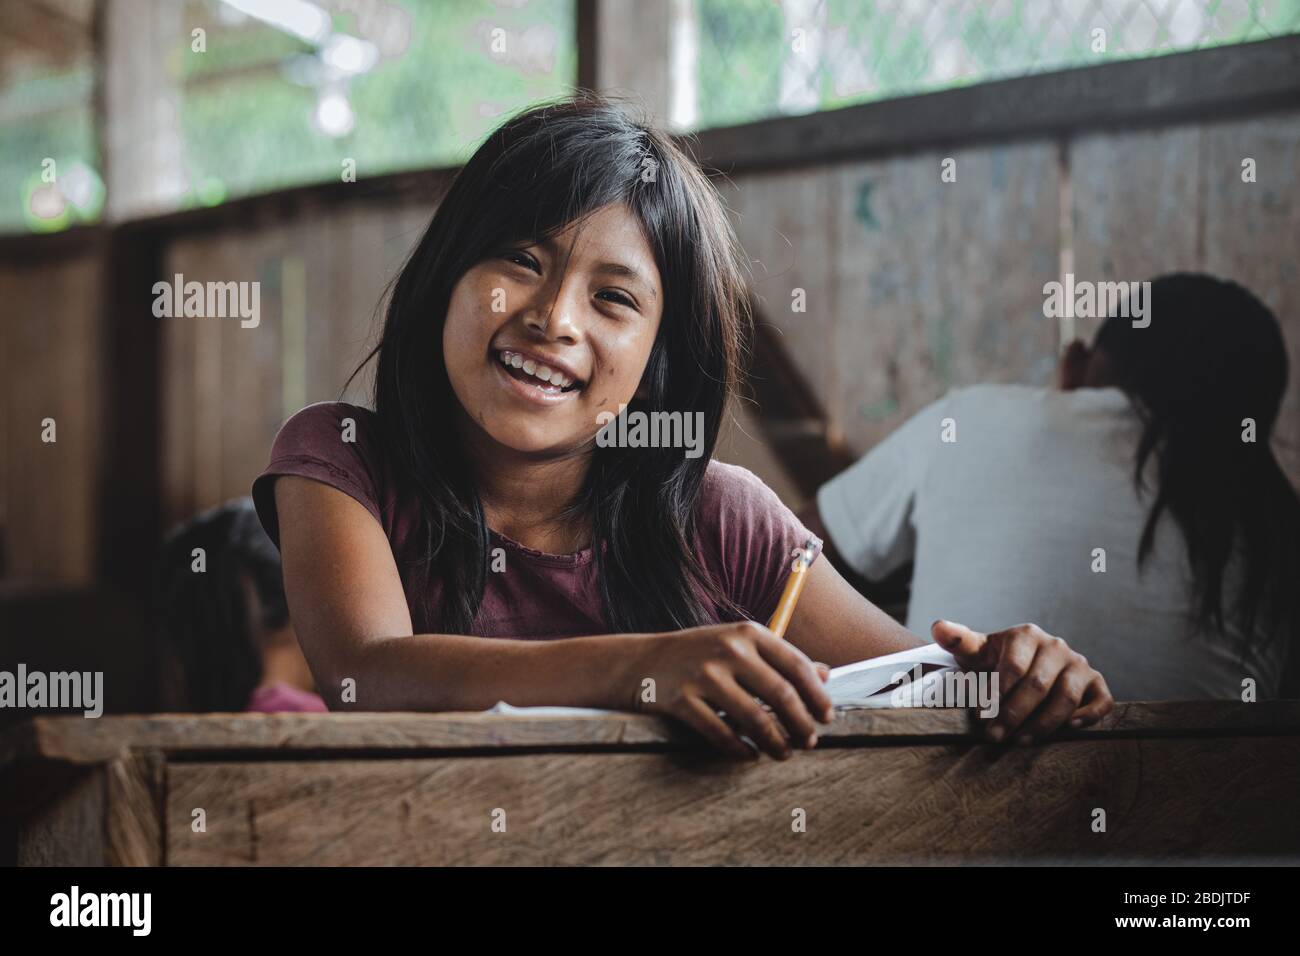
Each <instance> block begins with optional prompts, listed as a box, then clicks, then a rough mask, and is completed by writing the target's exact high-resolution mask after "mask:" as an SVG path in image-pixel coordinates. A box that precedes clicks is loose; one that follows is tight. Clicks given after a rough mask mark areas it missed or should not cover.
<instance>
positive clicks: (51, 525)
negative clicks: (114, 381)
mask: <svg viewBox="0 0 1300 956" xmlns="http://www.w3.org/2000/svg"><path fill="white" fill-rule="evenodd" d="M101 282H102V271H101V266H100V261H99V259H98V257H97V255H96V253H95V248H94V247H93V246H91V247H89V248H85V249H82V250H79V251H77V252H75V253H72V254H70V255H69V256H68V257H67V258H62V259H59V260H56V261H40V262H35V263H33V262H15V263H13V264H7V263H6V264H4V265H0V555H2V558H0V560H2V561H3V565H4V566H3V569H0V574H7V575H8V576H10V577H11V578H13V579H17V580H23V579H26V580H30V581H38V582H41V583H43V584H63V585H81V584H86V583H89V582H90V581H91V580H92V579H93V576H94V567H95V557H96V555H95V544H96V542H95V520H96V515H97V509H98V503H97V501H96V500H95V494H96V491H97V488H96V481H97V479H98V477H99V473H100V453H101V450H102V446H101V440H100V433H101V431H102V428H103V425H104V417H103V411H102V409H103V400H102V396H101V395H100V392H99V389H100V385H101V381H102V380H101V374H102V366H103V359H102V354H101V349H102V346H103V338H102V336H101V334H100V326H99V322H98V320H97V317H96V312H95V308H96V303H97V301H98V299H99V296H100V293H101ZM46 418H51V419H53V420H54V422H55V428H56V432H55V436H56V439H57V440H56V441H54V442H45V441H42V431H43V428H42V424H41V423H42V421H43V420H44V419H46Z"/></svg>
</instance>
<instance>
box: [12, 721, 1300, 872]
mask: <svg viewBox="0 0 1300 956" xmlns="http://www.w3.org/2000/svg"><path fill="white" fill-rule="evenodd" d="M821 737H822V743H821V745H820V746H819V747H818V749H817V750H816V751H814V752H811V753H799V754H796V756H795V757H794V758H793V759H791V760H789V761H785V762H776V761H772V760H768V759H766V758H763V759H761V760H757V761H754V762H737V761H733V760H728V759H725V758H722V757H718V756H716V755H714V754H712V753H711V752H709V751H708V750H707V749H706V748H705V747H704V746H702V745H701V743H700V742H699V741H698V740H696V739H694V738H693V737H691V736H689V735H687V734H685V733H683V732H682V731H681V730H679V729H678V728H676V727H675V726H674V725H672V724H670V723H668V722H666V721H663V720H661V719H658V718H654V717H649V716H646V715H637V714H615V715H607V716H550V717H531V716H502V715H484V714H477V713H466V714H281V715H254V714H239V715H222V714H217V715H203V716H187V715H156V716H141V717H106V718H101V719H99V720H85V719H82V718H77V717H38V718H35V719H33V720H30V721H27V722H25V723H24V724H21V725H18V726H15V727H11V728H8V729H7V730H6V731H5V733H4V734H3V736H0V782H2V783H3V787H2V788H0V794H3V795H4V797H5V799H6V800H7V801H8V803H7V804H6V805H5V807H4V812H6V813H12V814H16V815H17V816H18V817H19V819H20V820H21V821H22V822H21V825H20V827H19V841H18V845H19V855H18V861H19V862H42V863H50V864H57V863H70V862H87V861H91V862H94V861H100V860H102V861H104V862H107V863H110V864H131V865H150V864H159V863H164V864H167V865H180V864H250V863H251V864H280V865H285V864H361V863H366V864H377V863H421V864H432V863H470V862H474V863H583V864H586V863H664V862H675V863H706V862H707V863H740V862H744V863H813V862H817V863H865V862H889V863H899V862H956V861H965V862H970V861H974V860H982V861H995V860H1000V859H1011V858H1018V859H1049V858H1050V859H1069V860H1075V861H1079V860H1085V859H1113V860H1119V859H1136V858H1145V859H1187V858H1191V857H1225V858H1226V857H1232V858H1234V859H1235V858H1254V857H1260V858H1263V857H1269V858H1272V859H1276V858H1280V857H1286V858H1293V859H1298V860H1300V818H1298V817H1297V815H1296V814H1295V813H1294V807H1295V806H1296V805H1297V801H1300V701H1268V702H1262V703H1256V704H1240V703H1233V702H1214V701H1203V702H1185V703H1178V702H1174V703H1158V704H1145V703H1129V704H1121V705H1119V706H1118V707H1117V708H1116V710H1115V712H1114V713H1113V714H1112V715H1111V716H1110V717H1109V718H1107V720H1106V721H1105V722H1103V724H1101V725H1100V726H1099V727H1096V728H1089V729H1087V730H1082V731H1076V732H1073V733H1071V734H1068V735H1064V736H1062V738H1061V739H1059V740H1057V741H1054V742H1053V743H1051V744H1047V745H1043V746H1036V747H1029V748H1007V747H996V746H991V745H988V744H986V743H984V742H983V741H982V739H981V738H979V737H977V736H976V735H975V734H974V733H972V727H971V724H970V719H969V717H968V716H967V714H966V713H965V712H963V711H958V710H931V709H916V710H903V711H853V712H846V713H841V714H839V715H838V716H837V719H836V721H835V722H834V724H832V725H831V726H830V727H828V728H826V729H825V731H824V732H823V733H822V735H821ZM33 792H39V793H40V794H41V796H40V798H39V799H38V800H36V801H35V802H33V800H32V799H31V794H32V793H33ZM24 794H26V795H27V801H26V804H25V805H23V796H24ZM1097 809H1101V810H1104V811H1105V813H1106V820H1107V828H1106V831H1105V832H1104V833H1098V832H1094V830H1093V828H1092V824H1093V820H1094V816H1093V814H1094V811H1095V810H1097ZM196 810H202V811H203V813H202V818H203V820H204V824H205V828H204V829H201V830H196V829H195V828H194V823H195V820H196V814H195V811H196ZM498 810H501V811H504V813H505V827H506V829H505V832H497V831H496V830H494V829H493V828H492V824H493V820H494V816H493V814H494V813H495V812H496V811H498ZM798 810H802V811H803V812H804V815H805V816H806V819H807V830H806V832H804V833H797V832H796V831H795V830H793V829H792V823H793V822H794V820H795V817H794V816H792V815H793V814H795V813H796V811H798ZM499 816H500V815H499V814H498V815H497V819H499Z"/></svg>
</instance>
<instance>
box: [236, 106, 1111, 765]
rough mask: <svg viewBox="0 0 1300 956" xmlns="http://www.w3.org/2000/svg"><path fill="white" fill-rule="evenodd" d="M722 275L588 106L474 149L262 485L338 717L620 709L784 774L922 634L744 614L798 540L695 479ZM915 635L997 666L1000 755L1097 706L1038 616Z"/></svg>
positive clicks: (667, 175)
mask: <svg viewBox="0 0 1300 956" xmlns="http://www.w3.org/2000/svg"><path fill="white" fill-rule="evenodd" d="M739 262H740V259H739V256H738V250H737V247H736V241H735V237H734V234H733V233H732V230H731V228H730V224H729V223H728V221H727V218H726V214H725V212H724V210H723V207H722V204H721V202H720V200H719V198H718V196H717V194H716V192H715V191H714V189H713V187H712V185H711V184H710V183H709V182H708V180H707V179H706V178H705V176H704V175H703V174H702V173H701V172H700V171H699V169H698V168H697V167H696V166H695V165H694V164H693V163H692V162H691V161H690V160H689V159H688V158H687V157H686V156H685V155H684V154H683V153H682V152H681V151H680V150H679V149H678V148H677V147H676V146H674V145H673V143H672V142H671V141H670V140H669V139H667V138H666V137H664V136H663V135H661V134H660V133H658V132H656V131H655V130H653V129H651V128H649V127H648V126H646V125H643V124H640V123H637V122H635V121H633V120H632V119H631V118H629V116H628V115H627V114H626V113H625V112H623V111H622V110H621V109H619V108H617V107H615V106H613V105H611V104H609V103H607V102H605V101H602V100H600V99H598V98H595V97H588V96H584V97H582V98H580V99H577V100H575V101H571V102H565V103H561V104H556V105H548V106H544V107H539V108H536V109H533V110H530V111H527V112H524V113H522V114H520V115H518V116H516V117H515V118H514V119H512V120H510V121H509V122H507V123H506V124H505V125H504V126H502V127H501V128H500V129H498V130H497V131H496V132H495V133H493V134H492V135H491V136H490V137H489V138H488V139H487V141H486V142H485V143H484V144H483V145H482V146H481V147H479V149H478V150H477V152H475V154H474V156H473V157H472V158H471V159H470V160H469V162H468V163H467V164H466V165H465V167H464V168H463V169H462V170H461V171H460V173H459V175H458V176H457V177H456V180H455V182H454V183H453V185H452V186H451V189H450V191H449V192H448V193H447V195H446V197H445V198H444V199H443V201H442V203H441V205H440V206H439V207H438V210H437V213H436V214H435V215H434V217H433V221H432V222H431V223H430V225H429V228H428V230H427V231H426V232H425V234H424V236H423V237H422V238H421V240H420V242H419V244H418V246H417V247H416V248H415V250H414V252H413V253H412V255H411V257H410V259H409V261H408V262H407V263H406V265H405V267H404V268H403V270H402V272H401V274H400V275H399V277H398V279H397V282H396V284H395V285H394V287H393V290H392V295H391V297H390V301H389V305H388V311H387V317H386V321H385V325H384V330H383V335H382V338H381V340H380V342H379V345H378V346H377V347H376V349H375V352H374V353H373V355H372V357H374V356H377V357H378V363H377V370H376V378H375V391H374V410H373V411H370V410H367V409H363V408H359V407H356V406H352V405H347V404H343V403H326V404H319V405H313V406H310V407H308V408H306V409H303V410H302V411H301V412H299V413H298V414H297V415H295V416H294V417H293V418H291V419H290V420H289V421H288V422H287V423H286V424H285V426H284V428H283V429H282V430H281V432H280V434H279V436H278V437H277V439H276V442H275V447H274V449H273V451H272V455H271V462H270V464H269V466H268V467H267V469H266V471H265V472H264V473H263V474H262V475H261V476H260V477H259V478H258V479H257V481H256V483H255V484H254V497H255V500H256V502H257V507H258V512H259V514H260V515H261V518H262V521H263V524H264V525H265V527H266V530H267V532H268V533H269V534H270V535H271V537H272V538H273V539H275V540H276V541H277V543H278V544H279V546H280V549H281V553H282V556H283V560H284V578H285V590H286V593H287V595H288V601H289V608H290V612H291V614H292V618H293V622H294V626H295V628H296V630H297V633H298V635H299V639H300V640H301V642H302V646H303V650H304V652H305V654H306V656H307V660H308V662H309V663H310V665H311V669H312V672H313V674H314V675H315V678H316V681H317V684H318V686H319V687H320V688H322V694H323V695H324V696H325V699H326V701H327V702H328V703H329V704H330V706H331V707H333V708H355V709H363V710H372V711H373V710H480V709H483V708H487V707H491V706H492V705H493V704H495V703H496V702H497V701H500V700H506V701H509V702H510V703H512V704H515V705H521V706H524V705H542V704H555V705H571V706H587V707H605V708H616V709H640V710H643V711H650V712H655V713H662V714H666V715H669V716H672V717H675V718H678V719H679V720H682V721H684V722H685V723H687V724H688V725H690V726H692V727H694V728H695V729H696V730H697V731H699V732H700V733H701V734H702V735H703V736H704V737H706V738H707V739H708V740H710V741H711V742H712V743H714V744H715V745H716V746H717V747H719V748H720V749H722V750H724V751H727V752H730V753H733V754H737V755H749V754H751V753H752V751H751V750H750V748H749V747H748V746H747V745H746V744H745V743H744V742H743V741H742V740H741V738H740V735H742V734H744V735H747V736H748V737H749V738H751V739H752V740H753V741H754V742H755V743H757V744H758V746H759V747H761V748H762V749H763V750H765V751H767V752H768V753H770V754H772V755H774V756H778V757H786V756H789V754H790V752H791V747H811V746H814V745H815V744H816V721H822V722H828V721H829V720H830V719H831V717H832V711H831V707H830V701H829V698H828V697H827V695H826V692H825V690H824V688H823V686H822V684H823V682H824V680H825V677H826V666H825V665H831V666H834V665H838V664H844V663H849V662H851V661H857V660H861V659H863V658H867V657H874V656H877V655H880V654H887V653H891V652H894V651H898V650H902V649H904V648H907V647H912V646H915V645H917V644H919V643H922V642H921V639H920V638H919V637H917V636H915V635H913V634H911V633H910V632H908V631H907V630H905V629H903V628H902V627H901V626H899V625H898V624H896V623H895V622H894V621H893V620H892V619H891V618H889V617H888V616H887V615H885V614H884V613H883V612H881V611H880V610H878V609H877V608H876V607H874V606H873V605H871V604H870V603H868V602H867V601H866V600H865V599H863V598H862V597H861V596H860V595H859V594H858V593H857V592H856V591H855V590H854V589H853V588H852V587H850V586H849V585H848V584H846V583H845V582H844V580H843V579H842V578H841V577H840V576H839V574H838V573H837V572H836V571H835V569H834V568H833V567H832V566H831V565H830V564H828V563H827V562H825V561H821V562H817V563H816V564H814V565H813V567H812V569H811V570H810V571H809V578H808V581H807V585H806V587H805V590H804V594H803V596H802V600H801V601H800V603H799V605H798V607H797V610H796V612H795V614H794V618H793V620H792V621H791V623H790V626H789V629H788V631H787V633H786V639H784V640H783V639H779V638H777V637H776V636H774V635H773V634H772V633H771V632H769V631H768V630H767V628H765V627H763V626H762V625H761V624H758V623H754V622H755V621H766V620H767V619H768V617H769V616H770V615H771V613H772V611H773V609H774V608H775V606H776V603H777V601H778V599H779V596H780V592H781V588H782V585H783V584H784V581H785V576H786V573H787V571H788V568H789V563H790V554H791V551H792V550H793V549H794V548H796V547H799V546H801V545H802V544H803V543H804V541H805V540H807V538H808V537H809V533H808V531H807V529H806V528H804V527H803V525H802V524H800V522H799V521H798V520H797V519H796V518H795V516H794V515H793V514H792V513H791V512H790V510H789V509H788V508H786V507H785V506H784V505H783V504H782V503H781V502H780V501H779V500H778V499H777V497H776V495H775V494H773V493H772V492H771V491H770V490H769V489H768V488H767V487H766V486H764V485H763V484H762V482H760V481H759V480H758V479H757V478H756V477H755V476H754V475H752V474H750V473H749V472H748V471H745V470H744V469H742V468H737V467H733V466H730V465H725V464H721V463H719V462H715V461H711V460H710V458H711V455H712V451H713V448H714V443H715V441H716V438H717V434H718V429H719V426H720V424H721V422H722V418H723V415H724V413H725V411H726V409H727V406H728V402H729V400H730V398H731V395H732V392H733V389H734V387H735V385H736V382H737V378H738V375H739V359H740V355H741V353H742V349H743V343H744V337H745V333H746V329H747V323H748V322H749V315H748V313H747V311H746V307H745V303H746V297H745V290H744V280H743V274H742V270H741V268H740V265H739ZM622 405H627V406H628V408H629V409H631V410H635V411H643V412H650V413H653V412H669V413H671V412H680V413H682V414H683V415H695V414H696V413H699V414H701V415H702V416H703V418H702V420H703V422H704V425H705V430H704V431H705V433H704V454H703V455H702V456H698V457H695V456H688V455H686V454H685V453H684V452H685V450H684V449H682V448H662V447H660V448H654V447H650V448H647V447H635V448H630V447H611V448H606V447H598V446H597V443H596V436H597V432H598V431H599V430H600V427H601V423H603V422H604V421H606V420H607V419H608V416H604V417H602V413H604V412H617V411H618V410H619V408H620V406H622ZM933 636H934V638H935V639H936V640H937V641H939V642H940V643H942V644H943V645H944V646H945V647H947V648H948V649H949V650H951V651H952V652H953V653H954V654H955V655H956V656H957V657H958V659H959V660H960V661H961V662H962V663H963V664H964V665H966V666H967V667H970V668H979V669H984V670H996V671H997V673H998V675H999V681H1000V687H1001V710H1000V713H999V715H998V716H997V718H996V719H995V720H994V721H993V722H992V723H991V726H990V734H991V735H992V736H993V737H994V739H1002V738H1003V737H1006V736H1007V735H1009V734H1012V733H1018V734H1019V736H1020V737H1021V738H1023V739H1030V738H1035V737H1040V736H1042V735H1045V734H1048V733H1051V732H1052V731H1053V730H1055V729H1057V728H1058V727H1060V726H1062V725H1063V724H1065V723H1067V722H1070V723H1071V724H1072V725H1074V726H1080V725H1083V724H1087V723H1092V722H1095V721H1096V720H1098V719H1099V718H1100V717H1102V716H1103V715H1104V714H1105V713H1106V712H1107V711H1108V710H1109V709H1110V707H1111V705H1112V701H1111V697H1110V694H1109V692H1108V691H1107V689H1106V685H1105V682H1104V681H1103V680H1102V678H1101V676H1100V675H1099V674H1097V673H1096V672H1095V671H1094V670H1092V669H1091V668H1089V667H1088V666H1087V662H1086V661H1085V660H1084V659H1083V658H1082V657H1080V656H1079V655H1078V654H1075V653H1074V652H1072V651H1070V649H1069V648H1068V647H1066V645H1065V643H1064V642H1063V641H1061V640H1060V639H1059V638H1055V637H1051V636H1050V635H1047V634H1044V633H1043V632H1042V631H1041V630H1039V629H1038V628H1036V627H1034V626H1032V625H1022V626H1019V627H1016V628H1012V629H1010V630H1007V631H1002V632H999V633H996V634H988V635H985V634H979V633H976V632H973V631H970V630H968V629H966V628H964V627H961V626H960V625H955V624H948V623H946V622H938V623H936V625H935V627H934V629H933ZM814 661H818V662H824V663H818V664H814V663H813V662H814ZM348 678H351V679H352V680H353V681H355V699H353V698H352V697H350V696H349V697H348V698H347V699H346V700H344V699H343V698H342V697H341V695H340V688H341V687H342V685H343V682H344V681H345V680H346V679H348ZM648 679H649V680H653V681H654V685H653V686H654V688H655V693H654V700H645V699H643V694H642V691H643V688H644V687H645V686H647V685H646V684H645V683H644V682H645V681H647V680H648ZM756 698H757V699H758V700H757V701H756ZM759 701H761V702H763V703H766V704H767V705H769V706H770V708H771V710H770V711H769V710H767V709H765V708H763V707H762V706H760V703H759ZM718 711H724V712H725V713H726V715H727V717H728V719H727V720H724V719H723V718H722V717H720V716H719V714H718Z"/></svg>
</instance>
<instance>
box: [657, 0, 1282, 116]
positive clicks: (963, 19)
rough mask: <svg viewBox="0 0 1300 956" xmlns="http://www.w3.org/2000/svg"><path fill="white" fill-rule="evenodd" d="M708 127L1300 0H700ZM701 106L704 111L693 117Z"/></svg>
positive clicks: (1000, 74)
mask: <svg viewBox="0 0 1300 956" xmlns="http://www.w3.org/2000/svg"><path fill="white" fill-rule="evenodd" d="M679 10H681V11H682V14H683V16H687V17H692V18H693V20H694V22H693V23H691V24H689V28H690V32H692V33H694V35H695V37H696V43H697V47H696V48H697V50H698V61H697V76H696V77H695V78H694V82H695V85H696V89H697V99H696V102H695V104H694V106H693V109H692V108H688V115H687V116H684V117H678V118H677V119H678V125H686V126H694V127H696V128H706V127H710V126H726V125H732V124H735V123H742V122H747V121H749V120H753V119H758V118H761V117H764V116H772V115H777V114H782V113H806V112H813V111H816V110H823V109H833V108H835V107H839V106H846V105H849V104H852V103H861V102H864V101H867V100H875V99H884V98H887V97H893V96H901V95H906V94H909V93H921V92H928V91H932V90H939V89H944V88H948V87H953V86H961V85H964V84H969V83H978V82H981V81H984V80H991V79H1003V78H1007V77H1014V76H1024V75H1026V74H1031V73H1039V72H1046V71H1050V70H1060V69H1066V68H1070V67H1078V66H1089V65H1095V64H1100V63H1105V62H1109V61H1113V60H1117V59H1127V58H1133V57H1146V56H1154V55H1158V54H1163V53H1173V52H1181V51H1185V50H1194V49H1198V48H1203V47H1212V46H1221V45H1224V44H1229V43H1242V42H1247V41H1252V40H1264V39H1268V38H1270V37H1275V36H1279V35H1282V34H1285V33H1296V32H1300V0H776V2H773V0H693V2H692V3H691V4H689V5H682V6H679ZM689 114H693V115H689Z"/></svg>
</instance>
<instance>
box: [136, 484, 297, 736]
mask: <svg viewBox="0 0 1300 956" xmlns="http://www.w3.org/2000/svg"><path fill="white" fill-rule="evenodd" d="M195 548H202V549H203V556H204V564H205V569H204V571H203V572H202V573H198V572H196V571H194V570H193V563H194V560H195V558H194V549H195ZM155 595H156V598H155V599H156V602H157V603H156V608H155V615H156V620H157V624H158V631H159V637H160V639H161V641H162V645H163V648H162V649H163V652H164V654H166V655H167V658H168V663H169V664H171V665H173V667H171V668H168V669H174V670H175V671H177V673H176V674H175V677H177V678H179V683H180V685H181V686H180V687H179V688H168V693H169V694H171V693H173V692H174V691H176V690H179V692H180V699H179V700H174V701H172V702H170V704H169V706H175V707H178V708H180V709H182V710H189V711H221V712H229V711H242V710H244V709H245V708H246V707H247V706H248V701H249V698H250V697H251V696H252V693H253V691H254V689H256V687H257V685H258V684H259V683H261V680H262V649H261V644H260V642H259V635H258V630H259V629H262V630H266V631H273V630H279V629H280V628H282V627H284V626H285V625H287V624H288V623H289V607H288V604H287V602H286V601H285V597H284V578H283V576H282V572H281V566H280V553H279V551H277V550H276V547H275V545H274V544H273V543H272V542H271V539H270V538H268V537H267V536H266V532H265V531H263V530H262V524H261V522H260V521H258V519H257V512H256V511H255V510H254V509H253V501H252V499H251V498H238V499H236V500H234V501H230V502H227V503H226V504H224V505H221V506H220V507H218V508H213V509H212V510H211V511H206V512H204V513H203V514H201V515H199V516H198V517H196V518H194V519H193V520H191V521H188V522H186V523H185V524H183V525H181V526H180V527H178V528H176V529H175V530H173V531H172V532H171V533H170V534H169V535H168V537H167V540H166V541H165V542H164V543H163V547H162V553H161V554H160V555H159V559H158V566H157V569H156V572H155ZM250 598H256V601H255V602H253V601H250V600H249V599H250ZM254 611H256V614H257V617H256V619H255V618H254Z"/></svg>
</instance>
